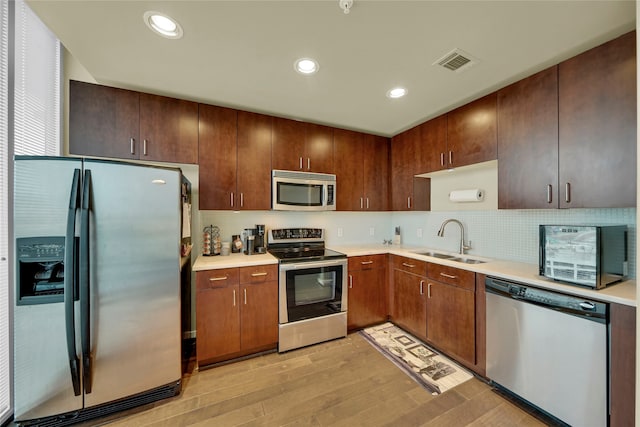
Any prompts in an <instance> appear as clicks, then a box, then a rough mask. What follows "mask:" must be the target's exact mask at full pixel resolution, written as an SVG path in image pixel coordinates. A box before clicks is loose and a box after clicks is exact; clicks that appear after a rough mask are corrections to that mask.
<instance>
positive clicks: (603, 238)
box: [539, 225, 628, 289]
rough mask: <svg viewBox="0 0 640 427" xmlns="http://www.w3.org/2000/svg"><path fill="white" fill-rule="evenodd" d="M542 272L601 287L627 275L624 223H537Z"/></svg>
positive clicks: (558, 277) (585, 284) (576, 282)
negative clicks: (538, 224)
mask: <svg viewBox="0 0 640 427" xmlns="http://www.w3.org/2000/svg"><path fill="white" fill-rule="evenodd" d="M539 272H540V275H541V276H545V277H548V278H550V279H554V280H558V281H562V282H567V283H570V284H574V285H579V286H585V287H588V288H592V289H602V288H604V287H605V286H607V285H610V284H611V283H615V282H618V281H620V280H623V279H625V278H626V277H627V275H628V258H627V226H626V225H540V257H539Z"/></svg>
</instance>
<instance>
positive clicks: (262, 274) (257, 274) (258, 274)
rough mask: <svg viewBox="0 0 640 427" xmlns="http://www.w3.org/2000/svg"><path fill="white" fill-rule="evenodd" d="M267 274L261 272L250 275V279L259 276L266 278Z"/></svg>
mask: <svg viewBox="0 0 640 427" xmlns="http://www.w3.org/2000/svg"><path fill="white" fill-rule="evenodd" d="M267 274H268V273H266V272H261V273H251V277H260V276H266V275H267Z"/></svg>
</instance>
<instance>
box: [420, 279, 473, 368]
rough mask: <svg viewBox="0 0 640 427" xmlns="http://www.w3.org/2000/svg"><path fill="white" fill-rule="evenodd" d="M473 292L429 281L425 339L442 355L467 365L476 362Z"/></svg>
mask: <svg viewBox="0 0 640 427" xmlns="http://www.w3.org/2000/svg"><path fill="white" fill-rule="evenodd" d="M475 324H476V322H475V293H474V292H473V291H472V290H468V289H463V288H459V287H457V286H453V285H447V284H445V283H441V282H436V281H433V280H430V281H429V282H428V283H427V338H428V340H429V341H430V342H432V343H433V344H434V345H436V346H437V347H438V349H440V350H442V351H444V352H445V353H447V354H449V355H451V356H455V357H456V358H458V359H463V360H464V361H466V362H469V363H470V364H474V363H475V361H476V360H475V359H476V357H475V356H476V331H475Z"/></svg>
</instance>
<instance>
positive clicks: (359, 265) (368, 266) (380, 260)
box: [348, 254, 387, 271]
mask: <svg viewBox="0 0 640 427" xmlns="http://www.w3.org/2000/svg"><path fill="white" fill-rule="evenodd" d="M348 261H349V271H359V270H373V269H374V268H384V267H385V265H386V262H387V255H385V254H379V255H363V256H354V257H349V259H348Z"/></svg>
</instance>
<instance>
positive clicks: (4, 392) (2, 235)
mask: <svg viewBox="0 0 640 427" xmlns="http://www.w3.org/2000/svg"><path fill="white" fill-rule="evenodd" d="M0 21H1V24H2V34H0V42H1V44H2V45H1V46H0V60H1V64H0V193H1V194H0V424H2V423H4V422H5V421H6V420H8V419H9V417H10V416H11V413H12V412H13V409H12V407H11V370H10V362H11V353H10V344H9V343H10V338H11V335H10V328H11V325H10V323H9V319H10V317H9V315H10V313H11V307H10V305H9V286H10V284H9V261H8V260H9V186H8V182H9V171H8V166H9V158H10V156H9V130H8V124H9V108H8V105H9V0H1V2H0Z"/></svg>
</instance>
